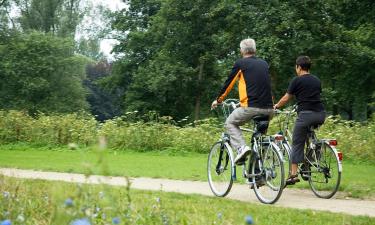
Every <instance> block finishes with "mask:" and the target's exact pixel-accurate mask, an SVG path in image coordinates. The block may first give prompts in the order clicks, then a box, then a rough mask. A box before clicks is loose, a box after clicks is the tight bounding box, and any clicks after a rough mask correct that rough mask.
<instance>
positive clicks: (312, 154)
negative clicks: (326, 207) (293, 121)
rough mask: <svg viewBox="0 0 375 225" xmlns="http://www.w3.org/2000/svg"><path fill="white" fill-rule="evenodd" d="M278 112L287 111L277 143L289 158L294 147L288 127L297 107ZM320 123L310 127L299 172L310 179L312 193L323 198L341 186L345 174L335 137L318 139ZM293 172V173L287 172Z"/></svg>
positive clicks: (328, 196)
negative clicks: (281, 136) (291, 145)
mask: <svg viewBox="0 0 375 225" xmlns="http://www.w3.org/2000/svg"><path fill="white" fill-rule="evenodd" d="M276 112H277V113H278V114H286V121H287V122H286V123H284V127H283V129H282V130H281V132H279V134H278V135H279V136H280V135H283V138H280V137H278V138H277V139H278V141H276V143H277V144H278V146H279V147H280V148H281V152H282V153H283V158H284V159H285V160H287V159H289V165H290V164H291V162H290V154H291V147H290V144H289V141H292V140H291V135H290V134H291V132H290V131H289V130H288V127H289V125H288V124H289V121H290V118H291V114H293V113H295V106H294V107H292V110H289V111H286V110H284V111H280V110H277V111H276ZM318 127H319V125H314V126H311V127H309V131H308V134H307V141H306V147H305V156H304V160H303V163H302V164H301V166H300V167H299V171H298V174H300V175H301V177H302V179H303V180H305V181H308V182H309V185H310V188H311V190H312V191H313V193H314V194H315V195H316V196H317V197H320V198H327V199H328V198H331V197H332V196H334V195H335V194H336V192H337V190H338V189H339V186H340V182H341V173H342V153H341V152H339V151H337V149H336V146H337V141H336V140H335V139H318V137H317V135H316V132H315V130H316V129H317V128H318ZM287 174H289V175H290V172H289V173H287Z"/></svg>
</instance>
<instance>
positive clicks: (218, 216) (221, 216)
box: [217, 212, 223, 220]
mask: <svg viewBox="0 0 375 225" xmlns="http://www.w3.org/2000/svg"><path fill="white" fill-rule="evenodd" d="M217 218H218V219H219V220H221V219H222V218H223V214H222V213H221V212H219V213H218V214H217Z"/></svg>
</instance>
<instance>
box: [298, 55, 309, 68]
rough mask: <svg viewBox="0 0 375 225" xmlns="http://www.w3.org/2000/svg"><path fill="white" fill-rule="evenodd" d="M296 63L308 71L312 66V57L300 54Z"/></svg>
mask: <svg viewBox="0 0 375 225" xmlns="http://www.w3.org/2000/svg"><path fill="white" fill-rule="evenodd" d="M296 65H297V66H300V67H301V68H302V69H303V70H305V71H308V70H310V67H311V59H310V57H308V56H305V55H302V56H298V58H297V60H296Z"/></svg>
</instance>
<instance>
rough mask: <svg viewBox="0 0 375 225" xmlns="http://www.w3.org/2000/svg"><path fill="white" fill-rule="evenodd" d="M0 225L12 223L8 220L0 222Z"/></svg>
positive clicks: (10, 224)
mask: <svg viewBox="0 0 375 225" xmlns="http://www.w3.org/2000/svg"><path fill="white" fill-rule="evenodd" d="M0 225H12V222H10V220H3V221H1V222H0Z"/></svg>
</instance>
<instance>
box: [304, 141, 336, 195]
mask: <svg viewBox="0 0 375 225" xmlns="http://www.w3.org/2000/svg"><path fill="white" fill-rule="evenodd" d="M312 158H313V160H311V161H310V171H311V172H310V177H309V184H310V187H311V190H312V191H313V192H314V194H315V195H316V196H318V197H319V198H327V199H328V198H331V197H332V196H333V195H335V193H336V192H337V190H338V188H339V186H340V181H341V164H340V162H339V160H338V157H337V154H336V150H335V149H334V148H333V147H331V146H330V145H329V144H327V143H326V142H323V143H322V146H321V148H320V150H319V149H318V150H316V151H315V153H313V154H312Z"/></svg>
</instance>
